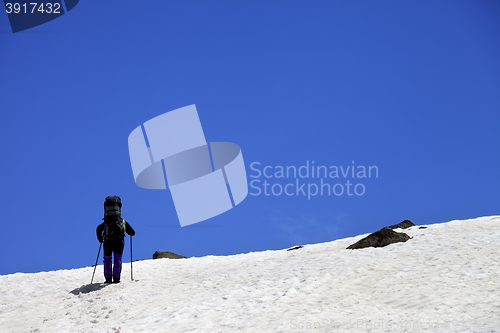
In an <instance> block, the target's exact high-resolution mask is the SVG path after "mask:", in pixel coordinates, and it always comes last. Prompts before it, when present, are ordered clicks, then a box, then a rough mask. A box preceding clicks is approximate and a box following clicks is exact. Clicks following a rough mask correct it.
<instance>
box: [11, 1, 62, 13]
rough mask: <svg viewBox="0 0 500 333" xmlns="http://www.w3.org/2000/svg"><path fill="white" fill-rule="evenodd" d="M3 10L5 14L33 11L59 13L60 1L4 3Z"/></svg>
mask: <svg viewBox="0 0 500 333" xmlns="http://www.w3.org/2000/svg"><path fill="white" fill-rule="evenodd" d="M5 10H6V11H7V14H11V13H14V14H19V13H23V14H35V13H45V14H61V4H60V3H57V2H56V3H50V2H46V3H43V2H42V3H37V2H31V3H29V4H27V3H23V4H20V3H10V2H8V3H6V4H5Z"/></svg>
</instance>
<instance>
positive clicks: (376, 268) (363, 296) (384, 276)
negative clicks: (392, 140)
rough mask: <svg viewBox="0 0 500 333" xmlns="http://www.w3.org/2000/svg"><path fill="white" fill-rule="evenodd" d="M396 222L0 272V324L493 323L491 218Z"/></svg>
mask: <svg viewBox="0 0 500 333" xmlns="http://www.w3.org/2000/svg"><path fill="white" fill-rule="evenodd" d="M396 231H403V230H399V229H396ZM404 232H406V233H407V234H408V235H410V236H411V237H413V238H412V239H410V240H409V241H407V242H406V243H397V244H391V245H389V246H387V247H384V248H367V249H361V250H346V249H345V248H346V247H347V246H348V245H350V244H352V243H354V242H356V241H357V240H359V239H361V238H362V237H364V236H366V235H360V236H357V237H352V238H347V239H340V240H336V241H332V242H328V243H322V244H312V245H306V246H305V247H304V248H301V249H298V250H293V251H286V250H280V251H265V252H253V253H248V254H239V255H233V256H224V257H215V256H207V257H202V258H189V259H157V260H145V261H139V262H134V263H133V266H134V268H133V269H134V278H135V279H136V281H130V263H124V264H123V271H122V283H120V284H116V285H107V286H106V285H104V284H102V282H104V278H103V268H102V265H99V266H98V267H97V270H96V276H95V278H94V284H93V285H88V283H89V282H90V278H91V277H92V271H93V268H92V267H86V268H81V269H73V270H61V271H53V272H42V273H36V274H22V273H17V274H12V275H6V276H0V332H16V333H17V332H51V333H52V332H114V333H117V332H120V333H123V332H169V333H170V332H443V333H447V332H467V333H470V332H488V333H492V332H500V276H499V274H500V263H499V259H498V256H499V254H500V216H493V217H483V218H478V219H473V220H465V221H451V222H448V223H442V224H434V225H428V226H427V228H426V229H419V227H418V226H417V227H412V228H409V229H405V230H404ZM100 262H101V263H102V256H101V258H100Z"/></svg>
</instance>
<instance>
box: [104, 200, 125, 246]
mask: <svg viewBox="0 0 500 333" xmlns="http://www.w3.org/2000/svg"><path fill="white" fill-rule="evenodd" d="M121 208H122V201H121V199H120V197H117V196H111V197H106V199H105V200H104V217H103V220H104V239H105V240H118V239H123V238H124V237H125V221H124V220H123V219H122V217H121Z"/></svg>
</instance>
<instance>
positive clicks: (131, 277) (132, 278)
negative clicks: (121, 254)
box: [130, 235, 134, 281]
mask: <svg viewBox="0 0 500 333" xmlns="http://www.w3.org/2000/svg"><path fill="white" fill-rule="evenodd" d="M130 279H131V280H132V281H134V276H133V275H132V235H130Z"/></svg>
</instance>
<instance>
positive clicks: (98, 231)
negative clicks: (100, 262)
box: [95, 222, 104, 243]
mask: <svg viewBox="0 0 500 333" xmlns="http://www.w3.org/2000/svg"><path fill="white" fill-rule="evenodd" d="M103 231H104V222H103V223H101V224H99V225H98V226H97V228H96V229H95V232H96V234H97V240H98V241H99V243H102V240H103V237H102V233H103Z"/></svg>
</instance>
